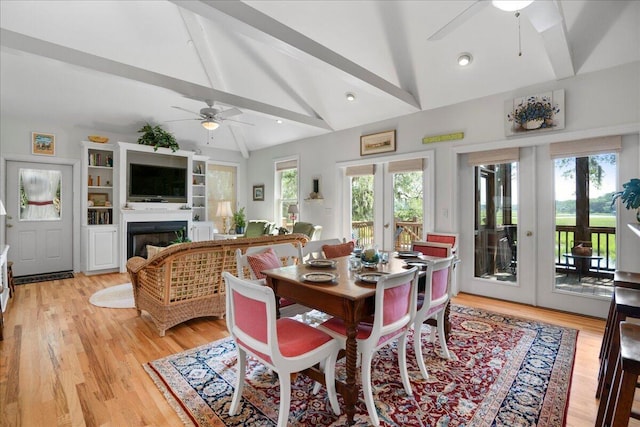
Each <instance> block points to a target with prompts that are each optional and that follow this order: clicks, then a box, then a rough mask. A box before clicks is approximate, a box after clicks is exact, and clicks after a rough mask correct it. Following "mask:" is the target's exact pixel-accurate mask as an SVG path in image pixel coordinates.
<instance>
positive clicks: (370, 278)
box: [356, 273, 384, 283]
mask: <svg viewBox="0 0 640 427" xmlns="http://www.w3.org/2000/svg"><path fill="white" fill-rule="evenodd" d="M382 276H384V273H362V274H358V275H357V276H356V279H358V280H360V281H361V282H365V283H378V280H380V278H381V277H382Z"/></svg>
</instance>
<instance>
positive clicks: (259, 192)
mask: <svg viewBox="0 0 640 427" xmlns="http://www.w3.org/2000/svg"><path fill="white" fill-rule="evenodd" d="M253 200H254V201H264V184H261V185H254V186H253Z"/></svg>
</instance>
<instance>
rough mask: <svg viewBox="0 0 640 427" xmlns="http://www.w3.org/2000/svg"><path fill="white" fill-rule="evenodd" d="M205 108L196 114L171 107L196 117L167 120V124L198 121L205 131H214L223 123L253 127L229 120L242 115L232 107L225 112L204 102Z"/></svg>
mask: <svg viewBox="0 0 640 427" xmlns="http://www.w3.org/2000/svg"><path fill="white" fill-rule="evenodd" d="M205 102H206V103H207V107H205V108H201V109H200V112H198V113H196V112H195V111H191V110H187V109H186V108H182V107H177V106H175V105H172V106H171V107H172V108H177V109H178V110H182V111H186V112H187V113H191V114H195V115H196V116H197V117H194V118H192V119H177V120H169V122H179V121H184V120H199V121H200V123H201V124H202V126H203V127H204V128H205V129H207V130H215V129H217V128H218V127H220V125H221V124H222V122H224V121H227V120H229V121H232V122H236V123H242V124H243V125H250V126H253V123H247V122H242V121H240V120H235V119H231V118H230V117H234V116H238V115H240V114H242V111H240V110H239V109H237V108H235V107H233V108H229V109H227V110H223V109H221V108H214V107H213V102H212V101H209V100H206V101H205Z"/></svg>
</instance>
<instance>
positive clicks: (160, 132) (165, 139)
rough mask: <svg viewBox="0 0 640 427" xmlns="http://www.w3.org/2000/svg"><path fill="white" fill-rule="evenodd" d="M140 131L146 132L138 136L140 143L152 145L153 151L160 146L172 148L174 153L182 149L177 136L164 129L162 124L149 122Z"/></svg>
mask: <svg viewBox="0 0 640 427" xmlns="http://www.w3.org/2000/svg"><path fill="white" fill-rule="evenodd" d="M138 132H144V133H143V134H142V136H141V137H140V138H138V144H142V145H151V146H153V151H158V147H165V148H170V149H171V151H173V152H174V153H175V152H176V151H178V150H179V149H180V146H179V145H178V143H177V142H176V137H175V136H173V135H172V134H170V133H169V132H167V131H166V130H164V129H162V128H161V127H160V125H155V126H151V125H150V124H149V123H147V124H146V125H144V126H143V127H142V129H140V130H139V131H138Z"/></svg>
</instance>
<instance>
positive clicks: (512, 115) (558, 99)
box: [504, 89, 564, 136]
mask: <svg viewBox="0 0 640 427" xmlns="http://www.w3.org/2000/svg"><path fill="white" fill-rule="evenodd" d="M504 114H505V121H504V133H505V135H506V136H513V135H524V134H527V133H537V132H545V131H550V130H559V129H564V90H563V89H560V90H554V91H553V92H545V93H538V94H535V95H528V96H523V97H521V98H514V99H510V100H508V101H505V103H504Z"/></svg>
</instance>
